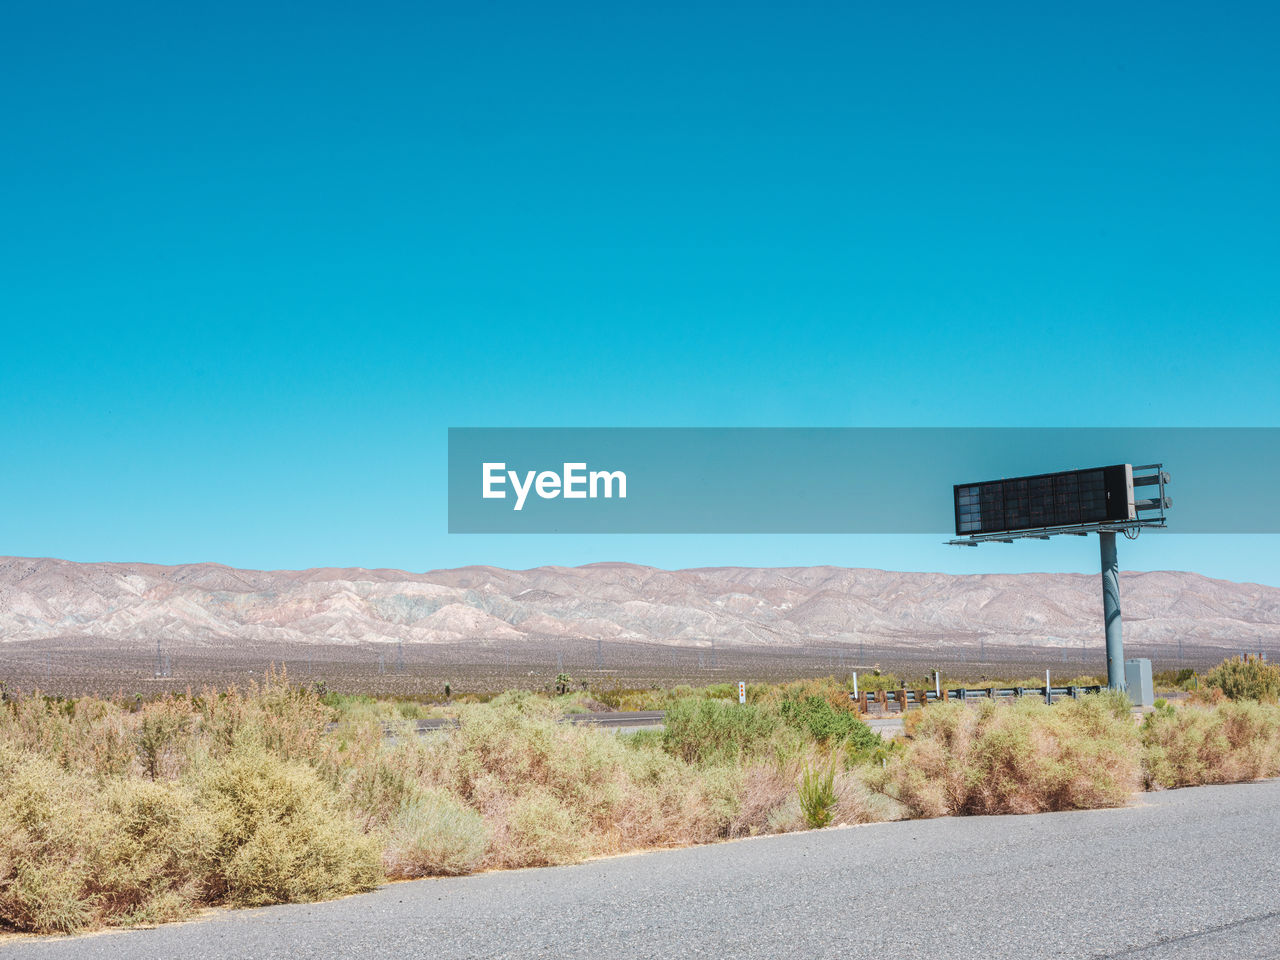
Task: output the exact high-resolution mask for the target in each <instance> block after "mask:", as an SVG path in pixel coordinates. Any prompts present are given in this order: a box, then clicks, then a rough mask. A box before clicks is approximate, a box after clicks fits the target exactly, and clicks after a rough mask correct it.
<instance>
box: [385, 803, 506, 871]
mask: <svg viewBox="0 0 1280 960" xmlns="http://www.w3.org/2000/svg"><path fill="white" fill-rule="evenodd" d="M488 849H489V828H488V827H487V826H486V825H485V822H484V820H483V819H482V818H481V817H480V814H478V813H476V811H474V810H472V809H471V808H470V807H468V806H466V805H465V804H463V803H462V802H461V801H459V800H458V799H457V798H456V797H454V796H452V795H451V794H449V793H448V792H446V791H444V790H441V789H439V788H435V789H430V790H424V791H422V792H421V793H420V794H419V795H418V796H416V797H414V798H413V799H412V800H409V801H406V802H405V804H404V805H403V806H402V807H401V808H400V812H399V813H398V814H397V816H396V818H395V821H394V823H393V824H392V826H391V830H390V831H389V833H388V837H387V845H386V851H385V853H384V854H383V863H384V864H385V865H386V869H387V874H388V875H389V876H393V877H427V876H449V875H456V874H462V873H470V872H471V871H473V870H475V869H476V867H478V866H479V865H480V863H481V861H482V860H484V857H485V854H486V853H487V852H488Z"/></svg>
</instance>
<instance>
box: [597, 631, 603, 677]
mask: <svg viewBox="0 0 1280 960" xmlns="http://www.w3.org/2000/svg"><path fill="white" fill-rule="evenodd" d="M596 669H597V670H603V669H604V640H603V639H602V638H600V637H596Z"/></svg>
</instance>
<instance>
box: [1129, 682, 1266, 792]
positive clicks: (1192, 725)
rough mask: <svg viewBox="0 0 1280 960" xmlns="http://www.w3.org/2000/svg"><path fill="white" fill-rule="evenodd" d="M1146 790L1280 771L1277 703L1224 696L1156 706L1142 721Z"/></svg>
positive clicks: (1251, 778) (1242, 779)
mask: <svg viewBox="0 0 1280 960" xmlns="http://www.w3.org/2000/svg"><path fill="white" fill-rule="evenodd" d="M1141 735H1142V743H1143V747H1144V756H1143V769H1144V777H1145V781H1146V785H1147V788H1148V789H1159V788H1162V787H1188V786H1194V785H1197V784H1203V783H1238V782H1240V781H1245V780H1257V779H1259V778H1261V777H1274V776H1277V775H1280V707H1276V706H1274V705H1271V704H1261V703H1256V702H1253V701H1248V700H1241V701H1231V700H1224V701H1222V702H1219V703H1215V704H1211V705H1207V706H1204V705H1199V704H1190V705H1187V706H1183V707H1179V708H1176V709H1175V708H1173V707H1165V708H1163V709H1157V710H1156V711H1155V712H1154V713H1152V714H1149V715H1148V716H1147V718H1146V720H1145V721H1143V725H1142V731H1141Z"/></svg>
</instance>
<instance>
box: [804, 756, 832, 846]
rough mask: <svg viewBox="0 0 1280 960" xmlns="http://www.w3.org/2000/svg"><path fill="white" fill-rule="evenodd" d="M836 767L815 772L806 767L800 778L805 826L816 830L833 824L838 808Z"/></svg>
mask: <svg viewBox="0 0 1280 960" xmlns="http://www.w3.org/2000/svg"><path fill="white" fill-rule="evenodd" d="M835 777H836V771H835V767H833V766H829V767H827V768H826V769H825V770H815V769H813V768H812V767H809V766H806V767H805V768H804V773H803V774H801V776H800V791H799V792H800V811H801V813H803V814H804V822H805V825H806V826H808V827H809V828H810V829H813V830H816V829H819V828H821V827H825V826H827V825H828V824H829V823H831V816H832V812H833V811H834V810H835V806H836V790H835Z"/></svg>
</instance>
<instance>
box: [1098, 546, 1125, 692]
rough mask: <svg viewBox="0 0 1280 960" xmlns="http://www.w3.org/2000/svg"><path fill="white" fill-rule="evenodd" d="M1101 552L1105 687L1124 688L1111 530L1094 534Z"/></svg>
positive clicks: (1117, 574) (1116, 568) (1116, 566)
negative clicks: (1105, 647) (1105, 661)
mask: <svg viewBox="0 0 1280 960" xmlns="http://www.w3.org/2000/svg"><path fill="white" fill-rule="evenodd" d="M1098 545H1099V546H1100V547H1101V551H1102V615H1103V618H1104V620H1105V622H1106V630H1107V686H1108V687H1109V688H1110V689H1112V690H1123V689H1124V639H1123V637H1122V635H1121V625H1120V563H1119V561H1118V560H1117V559H1116V534H1115V531H1114V530H1102V531H1099V533H1098Z"/></svg>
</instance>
